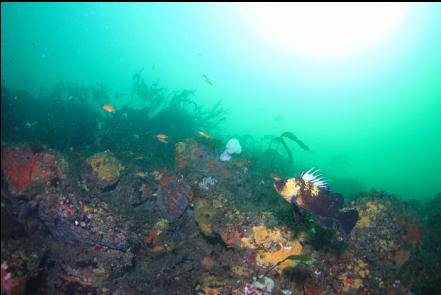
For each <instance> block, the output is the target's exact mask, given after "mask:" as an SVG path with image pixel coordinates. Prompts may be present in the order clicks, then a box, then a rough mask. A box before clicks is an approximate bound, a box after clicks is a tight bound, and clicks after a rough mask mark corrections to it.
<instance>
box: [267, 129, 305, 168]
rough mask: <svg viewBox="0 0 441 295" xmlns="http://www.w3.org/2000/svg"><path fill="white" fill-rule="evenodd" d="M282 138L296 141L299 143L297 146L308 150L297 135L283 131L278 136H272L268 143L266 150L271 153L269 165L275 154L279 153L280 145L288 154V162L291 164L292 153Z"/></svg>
mask: <svg viewBox="0 0 441 295" xmlns="http://www.w3.org/2000/svg"><path fill="white" fill-rule="evenodd" d="M284 138H288V139H290V140H292V141H294V142H295V143H297V144H298V145H299V147H300V148H301V149H303V150H305V151H309V150H310V149H309V147H308V146H307V145H306V144H305V143H304V142H303V141H301V140H300V139H298V138H297V136H295V135H294V134H293V133H292V132H289V131H285V132H283V133H282V134H281V135H280V136H278V137H273V138H272V139H271V141H270V143H269V145H268V149H267V152H268V153H270V154H271V155H272V157H271V164H270V166H271V167H272V166H273V162H274V158H275V156H276V155H280V153H279V149H280V146H282V147H283V149H284V150H285V151H286V153H287V154H288V159H289V163H290V164H292V163H293V155H292V151H291V149H290V148H289V146H288V144H287V143H286V141H285V139H284Z"/></svg>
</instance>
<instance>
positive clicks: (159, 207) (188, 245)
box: [1, 71, 441, 295]
mask: <svg viewBox="0 0 441 295" xmlns="http://www.w3.org/2000/svg"><path fill="white" fill-rule="evenodd" d="M141 74H142V71H141V72H139V73H137V74H135V75H134V77H133V94H132V96H133V97H134V98H133V99H134V100H135V99H136V100H137V101H138V100H140V101H141V102H142V105H141V106H140V107H136V108H135V107H133V106H132V105H131V103H132V102H131V101H130V100H129V101H128V103H118V100H111V99H109V97H112V96H111V95H109V93H108V92H109V91H107V89H106V87H105V86H103V85H97V86H80V85H67V84H63V83H59V84H57V85H56V86H55V87H54V88H53V89H52V90H51V91H42V92H40V93H39V94H38V95H37V96H35V95H31V94H30V93H28V92H26V91H18V90H11V89H8V88H7V87H6V86H5V85H2V93H1V95H2V96H1V97H2V110H1V112H2V153H1V154H2V155H1V158H2V165H1V170H2V172H1V188H2V189H1V202H2V206H1V210H2V212H1V218H2V250H1V251H2V263H1V265H2V274H1V279H2V294H29V293H30V292H31V293H33V294H66V293H69V292H70V293H73V294H85V293H90V294H145V293H146V290H148V292H147V293H149V294H175V293H176V290H179V292H181V293H182V294H241V295H245V294H378V293H381V294H410V293H409V292H413V293H414V294H436V293H439V291H440V285H439V282H440V278H439V274H440V273H441V270H440V265H439V261H437V260H436V259H433V257H439V256H440V255H441V254H440V253H439V250H440V248H439V244H440V241H439V237H440V236H441V233H440V232H439V230H440V228H441V225H440V222H441V215H440V212H441V211H440V210H441V203H440V198H441V197H440V195H438V196H437V197H436V198H435V199H434V200H433V201H431V202H430V203H428V204H426V205H424V204H420V203H418V204H419V205H417V203H412V202H409V203H405V202H403V201H400V200H399V199H397V198H396V197H394V196H392V195H389V194H387V193H385V192H381V191H364V192H361V193H358V194H354V195H353V196H352V197H351V198H350V199H348V198H346V199H344V198H343V196H342V195H340V194H339V193H338V192H334V191H331V190H330V188H329V187H328V185H327V183H326V181H325V180H324V178H322V177H321V176H319V175H318V173H317V172H315V171H313V170H311V169H310V170H308V171H306V170H307V169H305V170H304V172H303V173H300V174H299V175H298V176H296V177H294V178H286V179H281V178H278V177H275V178H273V176H275V175H281V174H279V173H280V172H283V174H288V173H289V174H290V175H294V174H293V171H294V170H302V169H303V167H301V166H300V165H299V164H298V163H296V162H297V161H294V157H293V152H292V150H291V149H290V148H289V145H288V143H289V142H294V143H295V144H296V145H298V146H299V147H300V148H301V149H302V150H304V151H309V150H310V149H309V147H308V146H307V145H306V144H305V143H304V142H303V141H301V140H300V139H299V138H298V137H297V136H295V135H294V134H293V133H291V132H284V133H282V134H281V135H280V136H278V137H271V139H270V143H269V145H268V147H267V148H262V147H260V146H258V144H257V142H256V140H255V139H254V138H253V137H252V136H251V135H246V134H245V135H238V136H234V137H228V138H216V137H215V136H214V135H213V134H216V130H217V128H219V126H221V123H222V121H223V120H224V118H225V117H226V116H227V114H228V110H227V109H225V108H224V107H223V106H222V101H216V102H215V103H214V105H213V106H212V107H208V108H206V107H204V108H203V107H201V106H198V105H197V103H196V95H197V93H196V92H195V91H193V90H181V91H171V92H169V91H167V90H166V89H165V88H163V87H160V86H159V84H158V83H153V84H152V85H148V84H147V83H146V82H145V81H144V80H143V78H142V75H141ZM206 83H207V84H209V83H208V82H206ZM209 85H210V84H209ZM265 147H266V146H265ZM281 152H285V153H286V154H287V155H288V159H286V158H285V157H284V156H282V154H281ZM279 159H280V161H279ZM339 183H340V184H339V185H340V186H341V187H358V183H356V182H354V181H353V180H351V179H343V180H341V181H340V182H339ZM353 191H355V189H354V190H353Z"/></svg>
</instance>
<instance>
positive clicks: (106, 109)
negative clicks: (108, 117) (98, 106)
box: [103, 104, 116, 113]
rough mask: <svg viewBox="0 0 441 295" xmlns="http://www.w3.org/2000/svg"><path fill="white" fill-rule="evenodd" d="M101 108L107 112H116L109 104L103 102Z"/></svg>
mask: <svg viewBox="0 0 441 295" xmlns="http://www.w3.org/2000/svg"><path fill="white" fill-rule="evenodd" d="M103 110H105V111H106V112H108V113H115V112H116V110H115V108H114V107H112V106H111V105H109V104H103Z"/></svg>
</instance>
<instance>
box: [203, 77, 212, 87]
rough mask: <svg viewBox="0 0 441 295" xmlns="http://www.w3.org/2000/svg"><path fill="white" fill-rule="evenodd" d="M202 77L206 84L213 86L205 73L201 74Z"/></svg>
mask: <svg viewBox="0 0 441 295" xmlns="http://www.w3.org/2000/svg"><path fill="white" fill-rule="evenodd" d="M202 79H204V81H205V82H207V84H210V85H211V86H213V82H211V80H210V79H209V78H208V77H207V76H206V75H202Z"/></svg>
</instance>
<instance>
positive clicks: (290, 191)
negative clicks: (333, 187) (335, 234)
mask: <svg viewBox="0 0 441 295" xmlns="http://www.w3.org/2000/svg"><path fill="white" fill-rule="evenodd" d="M316 173H317V171H313V170H312V169H310V170H308V171H306V172H303V173H301V174H300V175H299V177H296V178H289V179H284V180H282V179H279V180H275V181H274V188H275V189H276V191H277V193H278V194H279V195H280V196H281V197H282V198H284V199H285V200H286V201H287V202H288V203H291V204H292V205H293V213H294V219H295V220H296V221H298V220H300V219H301V218H302V217H303V216H304V215H305V211H309V212H311V213H312V214H313V215H314V216H315V217H316V218H317V221H318V223H319V225H321V226H322V227H324V228H327V229H330V228H333V227H334V226H336V225H337V227H338V228H339V229H340V230H342V231H343V232H344V233H345V234H349V233H350V232H351V231H352V229H353V228H354V226H355V224H356V223H357V220H358V211H357V209H354V208H343V202H344V200H343V196H342V195H341V194H337V193H332V192H331V191H330V190H329V189H328V187H327V185H326V182H325V181H324V180H323V179H322V178H320V177H319V176H318V175H316Z"/></svg>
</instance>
